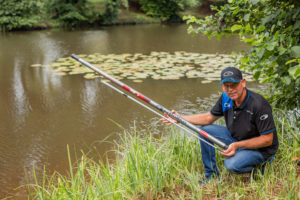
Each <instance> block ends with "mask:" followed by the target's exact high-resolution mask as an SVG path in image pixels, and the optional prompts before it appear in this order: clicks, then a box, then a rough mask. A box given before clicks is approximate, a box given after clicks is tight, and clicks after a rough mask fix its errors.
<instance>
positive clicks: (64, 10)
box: [45, 0, 98, 27]
mask: <svg viewBox="0 0 300 200" xmlns="http://www.w3.org/2000/svg"><path fill="white" fill-rule="evenodd" d="M45 7H46V10H47V13H48V15H49V16H50V18H52V19H55V20H58V21H59V22H60V23H61V24H63V25H65V26H72V27H73V26H78V25H80V24H84V23H93V22H95V21H96V20H97V19H98V15H97V13H96V12H95V11H94V10H93V8H92V7H91V5H90V4H88V3H87V0H48V1H46V3H45Z"/></svg>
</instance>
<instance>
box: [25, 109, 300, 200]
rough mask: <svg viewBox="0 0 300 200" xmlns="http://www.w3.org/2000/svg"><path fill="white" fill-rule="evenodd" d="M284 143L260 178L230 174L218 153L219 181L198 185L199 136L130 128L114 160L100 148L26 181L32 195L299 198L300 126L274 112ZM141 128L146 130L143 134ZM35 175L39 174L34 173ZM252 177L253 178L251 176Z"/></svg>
mask: <svg viewBox="0 0 300 200" xmlns="http://www.w3.org/2000/svg"><path fill="white" fill-rule="evenodd" d="M274 116H275V121H276V125H277V130H278V136H279V141H280V148H279V150H278V153H277V154H276V157H275V159H274V161H273V162H272V164H267V165H266V167H265V174H264V175H262V174H261V173H258V174H257V177H258V179H257V180H253V179H251V177H250V179H248V177H245V176H241V175H232V174H230V173H229V172H227V171H226V169H225V168H224V165H223V164H222V162H223V157H222V156H221V155H218V156H217V161H218V164H219V168H220V171H221V178H220V180H213V181H211V182H209V183H208V184H207V185H205V186H202V187H200V186H199V184H198V181H199V180H200V179H201V178H203V170H204V169H203V166H202V161H201V152H200V145H199V141H197V140H196V139H194V138H191V137H188V136H186V135H184V134H182V133H181V132H180V131H178V130H175V129H173V128H166V129H165V130H164V131H163V133H162V135H161V136H160V137H154V136H153V135H152V134H151V130H148V131H145V130H143V131H139V130H137V129H136V128H133V129H132V130H129V131H126V130H124V133H123V134H122V135H121V136H120V138H121V139H120V141H118V142H116V143H115V148H114V149H115V159H114V161H113V162H111V161H110V160H108V158H106V159H104V160H102V161H99V159H96V158H97V156H96V155H97V153H96V152H89V153H87V154H85V153H84V152H82V155H81V157H80V158H76V159H75V161H73V160H71V156H70V151H69V148H68V159H69V166H70V169H69V174H68V175H61V174H59V173H54V174H52V175H51V176H47V175H46V174H45V173H44V174H43V176H42V177H41V178H40V179H41V181H39V180H40V179H39V178H38V177H37V176H36V175H35V180H36V183H35V184H30V185H28V192H29V198H30V199H78V200H79V199H299V198H300V192H299V191H300V188H299V186H300V184H299V183H300V181H299V163H298V164H297V161H293V158H294V157H295V156H297V155H298V156H299V127H297V126H296V123H297V121H296V118H292V117H289V118H286V114H285V112H283V111H280V110H278V111H277V110H276V111H275V115H274ZM141 132H143V133H141ZM34 174H35V173H34ZM249 180H250V181H249Z"/></svg>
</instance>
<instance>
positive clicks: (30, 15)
mask: <svg viewBox="0 0 300 200" xmlns="http://www.w3.org/2000/svg"><path fill="white" fill-rule="evenodd" d="M38 2H39V1H38V0H24V1H19V0H0V29H1V30H2V31H11V30H20V29H29V28H34V27H35V26H36V25H37V24H39V23H40V21H41V18H40V16H39V15H38V14H39V10H40V8H39V6H38Z"/></svg>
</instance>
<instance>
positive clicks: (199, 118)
mask: <svg viewBox="0 0 300 200" xmlns="http://www.w3.org/2000/svg"><path fill="white" fill-rule="evenodd" d="M181 117H182V118H183V119H185V120H186V121H188V122H190V123H192V124H195V125H202V126H203V125H208V124H212V123H213V122H214V121H215V120H217V119H218V117H215V116H213V115H212V114H210V113H209V112H208V113H202V114H197V115H182V116H181Z"/></svg>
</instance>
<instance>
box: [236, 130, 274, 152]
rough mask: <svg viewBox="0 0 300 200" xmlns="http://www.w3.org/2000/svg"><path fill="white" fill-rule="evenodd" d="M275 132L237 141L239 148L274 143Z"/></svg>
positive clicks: (254, 147) (253, 147)
mask: <svg viewBox="0 0 300 200" xmlns="http://www.w3.org/2000/svg"><path fill="white" fill-rule="evenodd" d="M272 142H273V132H271V133H268V134H266V135H261V136H259V137H255V138H251V139H248V140H242V141H239V142H236V145H237V148H246V149H258V148H263V147H268V146H270V145H272Z"/></svg>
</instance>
